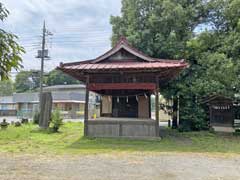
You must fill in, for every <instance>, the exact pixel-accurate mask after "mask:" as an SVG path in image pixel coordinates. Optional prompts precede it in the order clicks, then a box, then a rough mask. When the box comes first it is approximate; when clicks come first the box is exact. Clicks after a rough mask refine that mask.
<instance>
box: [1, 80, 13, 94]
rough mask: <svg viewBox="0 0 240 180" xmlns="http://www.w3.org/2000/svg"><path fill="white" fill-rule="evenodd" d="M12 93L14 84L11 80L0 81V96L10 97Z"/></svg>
mask: <svg viewBox="0 0 240 180" xmlns="http://www.w3.org/2000/svg"><path fill="white" fill-rule="evenodd" d="M13 92H14V84H13V82H12V81H11V80H5V81H0V96H10V95H12V94H13Z"/></svg>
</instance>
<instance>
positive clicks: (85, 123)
mask: <svg viewBox="0 0 240 180" xmlns="http://www.w3.org/2000/svg"><path fill="white" fill-rule="evenodd" d="M88 82H89V76H87V84H86V94H85V107H84V136H87V135H88V102H89V88H88Z"/></svg>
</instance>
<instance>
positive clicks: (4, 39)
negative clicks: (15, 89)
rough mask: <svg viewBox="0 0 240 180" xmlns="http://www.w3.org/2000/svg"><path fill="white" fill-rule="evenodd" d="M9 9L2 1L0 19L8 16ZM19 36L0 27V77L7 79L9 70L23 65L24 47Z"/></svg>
mask: <svg viewBox="0 0 240 180" xmlns="http://www.w3.org/2000/svg"><path fill="white" fill-rule="evenodd" d="M8 14H9V11H8V10H7V9H6V8H5V7H4V6H3V4H2V3H1V2H0V21H2V23H3V21H4V20H5V19H6V18H7V16H8ZM16 41H17V36H16V35H14V34H12V33H9V32H6V31H5V30H3V29H1V28H0V79H1V80H2V79H7V78H8V77H9V72H10V71H11V70H12V68H14V69H19V68H20V67H22V66H21V62H22V59H21V54H22V53H24V49H23V47H21V46H20V45H19V44H18V43H17V42H16Z"/></svg>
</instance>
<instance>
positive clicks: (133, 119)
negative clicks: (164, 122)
mask: <svg viewBox="0 0 240 180" xmlns="http://www.w3.org/2000/svg"><path fill="white" fill-rule="evenodd" d="M89 121H124V122H126V121H128V122H129V121H144V122H145V121H154V122H155V120H154V119H150V118H124V117H98V118H96V119H89Z"/></svg>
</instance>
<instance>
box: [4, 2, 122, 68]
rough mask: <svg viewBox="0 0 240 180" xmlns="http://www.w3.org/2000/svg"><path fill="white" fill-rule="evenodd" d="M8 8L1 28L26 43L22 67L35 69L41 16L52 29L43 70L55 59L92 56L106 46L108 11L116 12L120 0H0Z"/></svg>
mask: <svg viewBox="0 0 240 180" xmlns="http://www.w3.org/2000/svg"><path fill="white" fill-rule="evenodd" d="M1 2H2V3H3V4H4V5H5V6H6V7H7V8H8V9H9V11H10V13H11V14H10V15H9V17H8V19H7V21H5V23H4V28H6V29H7V30H9V31H12V32H14V33H16V34H17V35H18V36H19V38H20V43H21V44H22V45H24V46H25V47H26V50H27V53H26V54H25V55H24V56H23V58H24V62H23V65H24V67H25V69H38V68H40V62H39V60H37V59H36V58H35V56H36V51H37V48H38V47H36V45H40V37H39V35H40V34H41V28H42V23H43V19H45V20H46V24H47V28H48V29H49V30H50V31H51V32H53V33H54V36H53V38H52V41H51V40H49V41H48V42H52V46H50V43H48V47H52V48H50V49H49V50H50V55H51V58H52V60H51V61H48V62H46V68H47V70H50V69H52V68H54V67H55V66H57V65H58V64H59V62H61V61H63V62H70V61H74V60H75V61H78V60H85V59H91V58H95V57H96V56H99V55H100V54H101V53H104V52H105V51H106V50H108V49H109V48H110V37H111V26H110V24H109V18H110V15H119V14H120V9H121V0H87V1H86V0H51V1H50V0H21V1H16V0H2V1H1Z"/></svg>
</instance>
